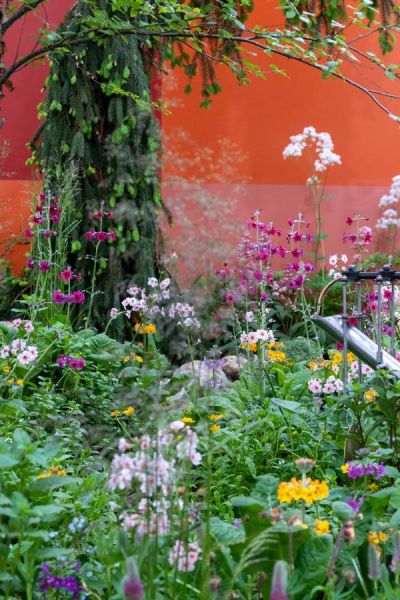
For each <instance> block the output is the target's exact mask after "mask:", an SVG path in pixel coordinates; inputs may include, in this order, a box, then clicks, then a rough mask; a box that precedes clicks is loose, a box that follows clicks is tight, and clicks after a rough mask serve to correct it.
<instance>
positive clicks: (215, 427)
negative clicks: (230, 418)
mask: <svg viewBox="0 0 400 600" xmlns="http://www.w3.org/2000/svg"><path fill="white" fill-rule="evenodd" d="M220 429H221V425H217V424H216V423H213V424H212V425H211V426H210V431H212V432H213V433H215V432H216V431H219V430H220Z"/></svg>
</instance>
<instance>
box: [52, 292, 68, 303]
mask: <svg viewBox="0 0 400 600" xmlns="http://www.w3.org/2000/svg"><path fill="white" fill-rule="evenodd" d="M53 302H55V303H56V304H65V303H66V302H68V296H67V295H66V294H63V293H62V292H60V290H54V292H53Z"/></svg>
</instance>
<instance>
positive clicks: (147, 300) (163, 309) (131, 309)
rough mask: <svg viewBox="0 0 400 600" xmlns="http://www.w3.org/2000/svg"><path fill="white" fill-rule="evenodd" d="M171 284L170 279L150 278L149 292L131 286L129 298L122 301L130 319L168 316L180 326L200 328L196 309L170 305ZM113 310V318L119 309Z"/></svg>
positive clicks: (181, 305) (185, 304) (187, 305)
mask: <svg viewBox="0 0 400 600" xmlns="http://www.w3.org/2000/svg"><path fill="white" fill-rule="evenodd" d="M170 284H171V280H170V278H169V277H167V278H165V279H162V280H161V281H158V279H156V278H155V277H150V278H149V279H148V282H147V285H148V286H149V288H150V289H149V290H148V291H147V292H146V290H145V289H143V288H140V287H137V286H131V287H130V288H129V289H128V290H127V292H128V297H127V298H125V299H124V300H123V301H122V307H123V309H124V311H125V315H126V316H127V317H128V319H130V318H131V317H132V313H141V314H142V315H144V316H146V317H148V318H152V317H154V316H155V315H157V314H159V315H160V316H162V317H166V316H168V317H169V318H170V319H176V320H177V322H178V325H181V326H183V327H193V328H198V327H200V323H199V321H198V320H197V318H196V311H195V308H194V307H193V306H192V305H190V304H187V303H182V302H176V303H170V304H169V299H170V290H169V287H170ZM112 310H113V313H112V314H111V316H116V315H117V314H118V311H117V312H115V311H116V310H117V309H112Z"/></svg>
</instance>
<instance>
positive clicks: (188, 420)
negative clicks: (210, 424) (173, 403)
mask: <svg viewBox="0 0 400 600" xmlns="http://www.w3.org/2000/svg"><path fill="white" fill-rule="evenodd" d="M182 421H183V422H184V423H187V424H188V425H192V424H193V423H196V421H195V420H194V419H192V417H183V419H182Z"/></svg>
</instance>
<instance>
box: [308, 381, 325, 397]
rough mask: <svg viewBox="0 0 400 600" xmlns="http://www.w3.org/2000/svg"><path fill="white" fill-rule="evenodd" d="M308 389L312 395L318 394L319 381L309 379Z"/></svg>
mask: <svg viewBox="0 0 400 600" xmlns="http://www.w3.org/2000/svg"><path fill="white" fill-rule="evenodd" d="M308 389H309V390H310V392H312V393H313V394H319V393H320V392H321V390H322V386H321V382H320V380H319V379H317V378H316V377H314V378H313V379H310V381H309V382H308Z"/></svg>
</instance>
